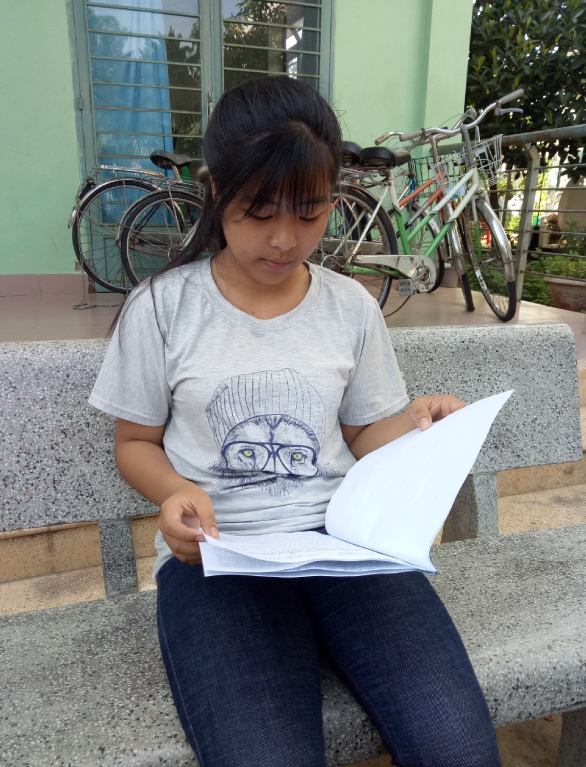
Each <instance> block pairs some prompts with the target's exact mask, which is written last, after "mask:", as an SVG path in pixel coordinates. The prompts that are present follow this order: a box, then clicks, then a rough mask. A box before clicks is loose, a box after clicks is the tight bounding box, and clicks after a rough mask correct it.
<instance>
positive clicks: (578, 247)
mask: <svg viewBox="0 0 586 767" xmlns="http://www.w3.org/2000/svg"><path fill="white" fill-rule="evenodd" d="M566 226H567V228H568V232H567V233H566V234H564V236H563V237H562V239H561V242H560V250H563V251H564V253H567V254H568V255H572V256H585V257H586V237H584V236H583V235H581V234H572V232H579V231H580V229H581V227H580V225H579V224H577V223H576V221H570V222H569V223H568V224H566Z"/></svg>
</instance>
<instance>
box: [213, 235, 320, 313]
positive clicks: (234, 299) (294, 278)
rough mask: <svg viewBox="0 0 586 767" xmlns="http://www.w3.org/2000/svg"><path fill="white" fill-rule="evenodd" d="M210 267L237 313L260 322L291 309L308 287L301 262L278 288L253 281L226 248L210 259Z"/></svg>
mask: <svg viewBox="0 0 586 767" xmlns="http://www.w3.org/2000/svg"><path fill="white" fill-rule="evenodd" d="M210 267H211V271H212V276H213V278H214V282H215V283H216V286H217V288H218V290H219V291H220V293H221V294H222V295H223V296H224V298H225V299H226V300H227V301H229V302H230V303H231V304H232V305H233V306H235V307H236V308H237V309H240V311H242V312H245V313H246V314H250V315H251V316H253V317H256V318H257V319H261V320H270V319H273V318H274V317H279V316H280V315H282V314H287V313H288V312H290V311H292V310H293V309H295V307H296V306H299V304H300V303H301V302H302V301H303V299H304V298H305V295H306V294H307V291H308V290H309V286H310V284H311V275H310V273H309V267H308V266H307V264H306V263H305V262H304V263H302V264H300V265H299V266H298V267H297V269H295V270H294V271H293V272H292V273H291V274H290V275H289V276H288V277H287V278H286V279H284V280H283V282H280V283H279V284H278V285H265V284H263V283H260V282H257V281H256V280H253V279H251V278H250V275H248V274H247V273H246V272H245V271H243V270H242V269H241V268H240V267H239V265H238V264H237V262H236V261H235V260H234V259H233V258H232V257H231V254H230V252H229V251H228V249H227V248H226V249H224V250H222V251H220V252H219V253H217V254H216V255H215V256H212V259H211V262H210Z"/></svg>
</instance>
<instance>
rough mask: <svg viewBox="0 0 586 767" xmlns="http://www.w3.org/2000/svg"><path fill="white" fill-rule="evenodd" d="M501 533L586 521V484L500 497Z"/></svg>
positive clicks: (576, 523)
mask: <svg viewBox="0 0 586 767" xmlns="http://www.w3.org/2000/svg"><path fill="white" fill-rule="evenodd" d="M498 508H499V533H501V534H507V533H521V532H526V531H530V530H544V529H547V528H553V527H568V526H571V525H584V524H586V484H581V485H572V486H570V487H556V488H552V489H550V490H539V491H536V492H531V493H523V494H521V495H511V496H508V497H505V498H499V502H498Z"/></svg>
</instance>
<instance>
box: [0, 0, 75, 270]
mask: <svg viewBox="0 0 586 767" xmlns="http://www.w3.org/2000/svg"><path fill="white" fill-rule="evenodd" d="M0 104H1V109H0V147H2V164H1V169H2V172H1V175H2V188H1V191H0V197H1V202H0V274H66V273H71V272H73V270H74V262H75V254H74V252H73V248H72V246H71V233H70V231H69V230H68V229H67V220H68V218H69V214H70V213H71V208H72V205H73V199H74V197H75V192H76V190H77V186H78V184H79V174H80V172H79V161H78V149H77V136H76V129H75V110H74V97H73V85H72V69H71V51H70V44H69V33H68V26H67V14H66V5H65V0H43V1H42V2H34V3H31V2H23V0H4V2H3V3H2V23H1V24H0Z"/></svg>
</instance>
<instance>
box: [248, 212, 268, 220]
mask: <svg viewBox="0 0 586 767" xmlns="http://www.w3.org/2000/svg"><path fill="white" fill-rule="evenodd" d="M249 215H250V218H254V219H255V220H256V221H268V220H269V218H272V216H257V215H255V214H254V213H250V214H249Z"/></svg>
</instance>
